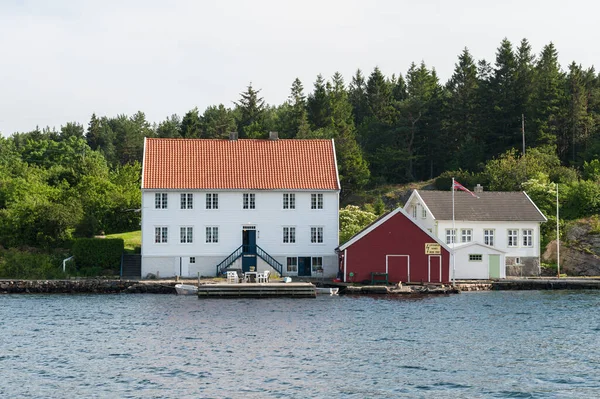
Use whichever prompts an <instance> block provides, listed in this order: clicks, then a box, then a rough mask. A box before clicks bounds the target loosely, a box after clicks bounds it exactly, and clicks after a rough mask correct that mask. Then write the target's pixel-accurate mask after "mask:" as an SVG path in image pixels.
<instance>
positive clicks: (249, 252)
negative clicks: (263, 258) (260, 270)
mask: <svg viewBox="0 0 600 399" xmlns="http://www.w3.org/2000/svg"><path fill="white" fill-rule="evenodd" d="M251 267H253V268H254V270H255V271H256V230H252V229H244V230H242V271H244V272H249V271H250V268H251Z"/></svg>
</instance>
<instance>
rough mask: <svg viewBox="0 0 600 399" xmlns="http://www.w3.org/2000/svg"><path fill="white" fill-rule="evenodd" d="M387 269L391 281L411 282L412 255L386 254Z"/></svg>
mask: <svg viewBox="0 0 600 399" xmlns="http://www.w3.org/2000/svg"><path fill="white" fill-rule="evenodd" d="M385 261H386V267H385V271H386V273H387V274H388V281H389V282H391V283H398V282H403V283H410V257H409V256H408V255H386V256H385Z"/></svg>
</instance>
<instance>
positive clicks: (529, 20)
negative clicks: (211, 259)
mask: <svg viewBox="0 0 600 399" xmlns="http://www.w3.org/2000/svg"><path fill="white" fill-rule="evenodd" d="M599 4H600V3H599V2H597V1H591V0H587V1H583V0H571V1H568V2H565V1H557V0H546V1H529V0H520V1H514V0H503V1H494V2H491V1H486V0H454V1H442V0H439V1H434V0H414V1H405V0H389V1H385V0H381V1H378V0H370V1H365V0H360V1H358V0H345V1H341V0H340V1H338V0H336V1H328V0H318V1H317V0H303V1H294V2H292V1H284V0H249V1H241V0H231V1H225V0H219V1H210V2H209V1H200V0H198V1H193V0H190V1H183V0H182V1H166V0H165V1H154V0H139V1H136V0H132V1H127V0H121V1H110V0H102V1H95V0H94V1H85V0H81V1H76V0H53V1H45V0H39V1H38V0H32V1H26V0H22V1H18V0H0V132H2V133H3V134H4V135H9V134H12V133H13V132H16V131H29V130H33V129H34V128H35V127H36V125H39V126H40V127H45V126H50V127H56V129H60V126H61V125H64V124H65V123H66V122H70V121H74V122H79V123H81V124H83V125H84V126H87V123H88V121H89V118H90V116H91V114H92V113H94V112H95V113H96V114H97V115H99V116H104V115H106V116H116V115H117V114H128V115H131V114H133V113H134V112H136V111H138V110H141V111H143V112H145V113H146V117H147V119H148V120H149V121H151V122H160V121H161V120H164V119H165V117H167V116H169V115H171V114H175V113H176V114H179V115H180V116H181V115H183V114H185V113H186V112H187V111H189V110H190V109H192V108H193V107H196V106H197V107H198V108H199V109H200V111H201V112H202V111H203V110H204V109H205V108H206V107H207V106H209V105H216V104H219V103H223V104H225V106H227V107H232V106H233V103H232V102H233V101H235V100H237V99H238V98H239V93H240V92H242V91H244V90H245V88H246V86H247V85H248V83H249V82H252V84H253V86H254V88H256V89H262V92H261V95H262V96H263V97H264V99H265V100H266V102H268V103H270V104H281V103H282V102H283V101H285V99H286V98H287V96H288V94H289V88H290V86H291V84H292V81H293V80H294V79H295V78H296V77H299V78H300V79H301V80H302V82H303V84H304V87H305V92H306V93H308V92H310V91H312V85H313V82H314V80H315V77H316V76H317V74H319V73H321V74H323V76H324V77H325V78H329V77H330V76H331V75H332V74H333V73H334V72H335V71H339V72H341V73H342V74H343V76H344V77H345V79H346V81H347V82H348V81H349V80H350V78H351V76H352V75H353V74H354V72H355V71H356V69H357V68H361V69H362V70H363V72H364V73H365V74H366V75H368V74H369V73H370V72H371V71H372V70H373V68H374V67H375V66H379V67H380V69H381V70H382V72H383V73H384V74H385V75H387V76H391V74H392V73H396V74H398V73H402V74H404V73H405V72H406V70H407V69H408V67H409V65H410V63H411V62H413V61H414V62H417V63H418V62H420V61H421V60H423V61H425V63H426V64H427V65H428V66H432V67H435V69H436V70H437V72H438V75H439V77H440V79H441V81H442V82H443V83H445V82H446V80H447V79H448V78H449V77H450V76H451V74H452V70H453V68H454V64H455V62H456V59H457V56H458V54H459V53H460V52H461V51H462V49H463V48H464V47H468V48H469V50H470V51H471V53H472V55H473V56H474V57H475V58H476V59H477V60H479V59H482V58H485V59H486V60H488V61H490V62H493V61H494V56H495V51H496V48H497V47H498V45H499V44H500V41H501V40H502V39H503V38H504V37H507V38H508V39H509V40H510V41H511V42H513V44H515V45H517V44H518V42H519V41H520V40H521V39H522V38H527V39H528V40H529V41H530V43H531V45H532V46H533V49H534V51H535V52H536V53H539V52H540V51H541V49H542V47H543V46H544V45H545V44H547V43H549V42H551V41H552V42H553V43H554V44H555V46H556V48H557V49H558V51H559V60H560V63H561V65H562V66H563V69H566V67H567V66H568V64H569V63H570V62H571V61H573V60H574V61H576V62H577V63H580V64H582V65H583V66H584V67H590V66H593V65H596V66H598V65H599V64H600V62H599V59H600V29H598V15H600V12H599V11H600V6H599Z"/></svg>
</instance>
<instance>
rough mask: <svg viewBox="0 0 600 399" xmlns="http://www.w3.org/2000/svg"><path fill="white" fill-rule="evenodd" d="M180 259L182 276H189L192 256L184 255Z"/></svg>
mask: <svg viewBox="0 0 600 399" xmlns="http://www.w3.org/2000/svg"><path fill="white" fill-rule="evenodd" d="M179 261H180V270H179V272H180V274H179V275H180V276H181V277H189V276H190V258H189V257H188V256H184V257H181V258H179Z"/></svg>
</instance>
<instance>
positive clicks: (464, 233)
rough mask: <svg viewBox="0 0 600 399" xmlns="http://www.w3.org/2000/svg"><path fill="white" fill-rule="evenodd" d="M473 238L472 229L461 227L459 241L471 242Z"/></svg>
mask: <svg viewBox="0 0 600 399" xmlns="http://www.w3.org/2000/svg"><path fill="white" fill-rule="evenodd" d="M472 240H473V230H471V229H462V230H461V231H460V242H471V241H472Z"/></svg>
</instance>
